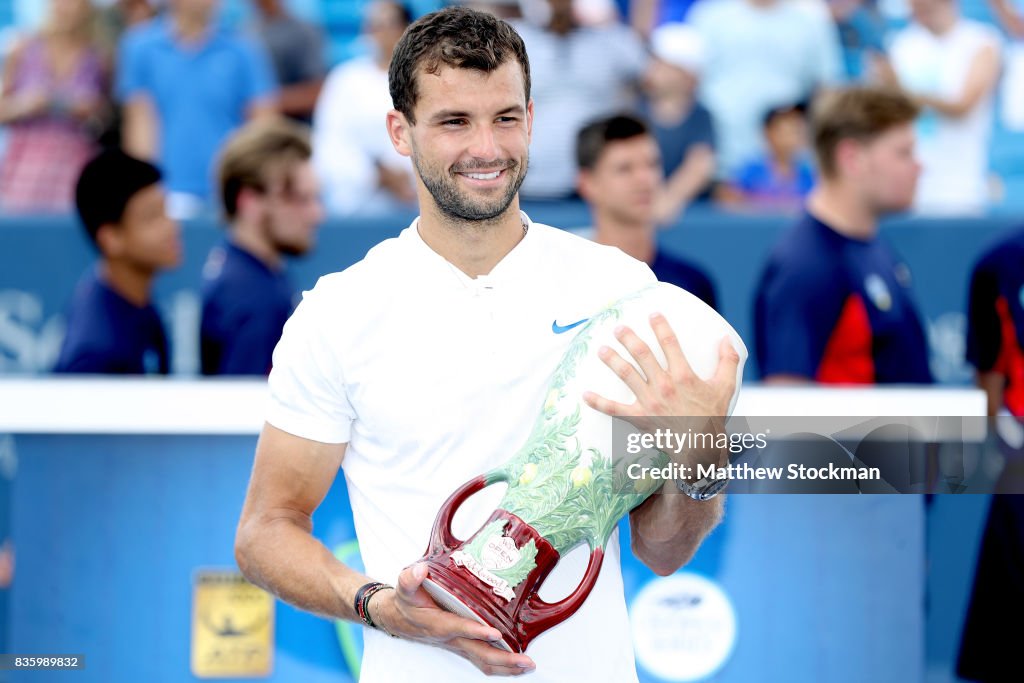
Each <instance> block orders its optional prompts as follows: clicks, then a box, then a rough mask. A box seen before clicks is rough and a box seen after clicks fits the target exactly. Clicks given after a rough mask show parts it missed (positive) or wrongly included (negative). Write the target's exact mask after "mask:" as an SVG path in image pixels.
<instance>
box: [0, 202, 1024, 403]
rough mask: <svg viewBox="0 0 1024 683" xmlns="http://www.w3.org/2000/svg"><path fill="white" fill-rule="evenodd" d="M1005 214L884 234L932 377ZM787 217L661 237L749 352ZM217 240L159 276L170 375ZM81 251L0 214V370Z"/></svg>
mask: <svg viewBox="0 0 1024 683" xmlns="http://www.w3.org/2000/svg"><path fill="white" fill-rule="evenodd" d="M525 208H526V209H527V211H528V212H529V213H530V215H531V217H532V218H533V219H534V220H537V221H540V222H544V223H549V224H551V225H557V226H559V227H566V228H568V227H579V226H585V225H587V224H588V222H589V216H588V215H587V212H586V209H585V208H584V207H583V206H582V205H578V204H571V203H564V204H563V203H554V204H542V205H538V206H526V207H525ZM411 218H412V217H411V216H401V217H395V218H393V219H376V220H359V221H335V222H332V223H330V224H328V225H326V226H324V227H323V228H322V229H321V231H320V238H319V241H320V243H319V247H318V248H317V249H316V251H315V253H313V254H312V255H310V256H308V257H307V258H304V259H302V260H299V261H296V262H294V263H293V268H292V274H293V277H294V281H295V283H296V286H298V287H301V288H309V287H311V286H312V285H313V284H314V283H315V282H316V279H317V277H318V276H319V275H322V274H324V273H328V272H333V271H337V270H342V269H344V268H345V267H347V266H349V265H351V264H352V263H354V262H355V261H357V260H359V259H360V258H362V256H363V255H364V254H365V253H366V251H367V250H368V249H369V248H370V247H372V246H373V245H374V244H376V243H378V242H380V241H381V240H383V239H385V238H387V237H391V236H394V235H396V234H397V233H398V232H399V231H400V230H401V229H402V228H404V227H405V226H406V225H408V223H409V220H410V219H411ZM1014 220H1015V219H1012V218H1009V217H1003V218H990V219H964V220H955V221H914V220H899V221H893V222H891V223H889V224H887V225H886V226H885V227H884V229H883V232H884V234H885V236H886V238H887V239H888V240H889V241H890V242H891V243H892V244H893V245H894V246H895V248H896V249H897V250H898V251H899V252H900V253H901V254H902V255H903V256H904V257H905V258H906V260H907V263H908V264H909V266H910V268H911V271H912V273H913V276H914V289H915V291H916V294H917V296H918V299H919V302H920V305H921V308H922V312H923V313H924V315H925V316H926V317H927V318H928V323H929V333H930V337H931V341H932V365H933V369H934V371H935V373H936V375H937V376H938V377H939V378H940V379H942V380H943V381H947V382H953V383H964V382H967V381H969V380H970V377H971V373H970V370H969V368H967V367H966V366H965V365H964V363H963V335H964V329H965V327H964V322H965V321H964V312H965V308H966V299H967V282H968V276H969V273H970V268H971V265H972V263H973V261H974V260H975V258H976V257H977V256H978V254H979V253H980V252H981V251H982V250H983V249H984V247H985V246H986V245H987V244H989V243H990V242H991V241H992V240H993V239H994V238H996V237H997V236H998V235H1000V234H1002V233H1004V232H1006V231H1007V230H1009V229H1010V228H1011V227H1013V226H1014V225H1015V223H1014ZM788 222H789V220H788V219H785V218H778V217H773V218H752V217H747V216H743V217H738V216H735V215H728V214H721V213H716V212H711V211H707V210H700V211H694V212H692V213H691V214H688V215H687V216H686V217H685V219H684V220H683V222H682V224H681V225H680V226H679V227H676V228H674V229H672V230H667V231H665V232H663V233H662V235H661V240H662V243H663V247H664V248H665V249H666V250H668V251H672V252H675V253H678V254H680V255H683V256H685V257H688V258H690V259H691V260H693V261H695V262H697V263H699V264H700V265H702V266H703V267H704V268H705V269H706V270H707V271H708V272H709V273H710V274H711V275H712V278H713V279H714V280H715V282H716V284H717V286H718V289H719V295H720V301H721V302H722V304H721V305H722V309H723V310H722V312H723V314H724V315H725V317H726V318H727V319H728V320H729V321H730V322H731V323H732V324H733V325H734V326H735V327H736V330H737V331H738V332H739V333H740V335H741V336H743V338H744V339H745V340H747V343H748V346H750V347H751V348H752V347H753V343H752V342H753V340H752V338H751V336H750V329H751V303H752V300H753V296H754V291H753V290H754V286H755V283H756V282H757V278H758V275H759V274H760V271H761V266H762V263H763V260H764V256H765V254H766V252H767V250H768V249H769V248H770V246H771V244H772V243H773V241H774V240H775V239H776V237H777V236H778V234H779V231H780V230H782V229H784V228H785V227H786V225H787V224H788ZM220 239H222V232H221V231H220V230H219V229H218V228H217V227H216V226H215V225H214V224H213V223H211V222H194V223H189V224H187V225H186V226H185V227H184V240H185V247H186V248H185V263H184V265H183V266H182V267H181V268H179V269H178V270H177V271H175V272H173V273H169V274H167V275H166V276H164V277H162V278H161V279H160V281H159V285H158V290H159V291H158V303H159V305H160V306H161V308H162V309H163V311H164V312H165V317H166V319H167V321H168V323H169V327H170V334H171V335H172V344H173V347H174V367H175V368H176V370H177V371H178V372H182V373H186V374H189V373H194V372H196V370H197V367H198V359H197V345H198V315H199V312H198V305H199V303H198V291H197V289H198V283H199V281H200V272H201V269H202V265H203V262H204V260H205V257H206V254H207V252H208V251H209V249H210V247H211V246H213V245H214V244H215V243H216V242H217V241H218V240H220ZM92 258H93V252H92V249H91V246H90V245H89V244H88V243H87V241H86V238H85V237H84V235H83V233H82V231H81V229H80V228H79V227H78V226H77V225H76V223H75V222H74V221H73V220H72V219H41V218H27V219H16V218H6V219H0V373H4V372H8V373H10V372H40V371H46V370H48V369H49V368H50V367H51V366H52V364H53V362H54V360H55V359H56V355H57V351H58V349H59V345H60V340H61V337H62V335H63V324H64V320H63V313H62V312H63V310H64V307H65V306H66V304H67V301H68V298H69V296H70V294H71V291H72V289H73V287H74V284H75V282H76V280H77V279H78V278H79V277H80V275H81V273H82V271H83V270H84V269H85V268H86V267H87V266H88V264H89V263H90V261H91V260H92ZM396 275H397V276H401V274H396ZM754 369H755V368H754V367H752V368H751V370H752V371H753V370H754ZM750 376H751V377H753V376H754V375H753V374H752V375H750Z"/></svg>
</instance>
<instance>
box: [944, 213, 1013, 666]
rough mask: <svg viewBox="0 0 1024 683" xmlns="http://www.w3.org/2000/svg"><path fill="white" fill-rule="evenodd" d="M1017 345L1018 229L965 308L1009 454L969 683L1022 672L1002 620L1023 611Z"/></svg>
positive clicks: (991, 514) (981, 570)
mask: <svg viewBox="0 0 1024 683" xmlns="http://www.w3.org/2000/svg"><path fill="white" fill-rule="evenodd" d="M1022 342H1024V229H1018V230H1017V231H1016V232H1014V233H1012V234H1011V235H1009V236H1008V237H1005V238H1003V239H1001V240H1000V241H999V242H998V243H997V244H995V245H993V246H992V247H991V248H990V249H989V250H988V251H986V252H985V253H984V254H982V256H981V258H980V259H979V260H978V262H977V263H976V264H975V266H974V270H973V272H972V273H971V284H970V294H969V296H968V303H967V360H968V361H969V362H970V363H971V364H972V365H974V367H975V369H976V370H977V373H978V374H977V382H978V386H980V387H981V388H982V389H984V390H985V393H986V394H987V395H988V414H989V415H990V416H993V417H995V416H997V415H998V416H999V418H998V421H997V422H996V423H995V426H996V429H995V430H994V433H995V434H996V437H995V440H996V443H997V444H998V447H999V449H1000V450H1001V451H1002V454H1003V455H1004V456H1006V459H1005V463H1006V465H1005V467H1004V470H1003V474H1002V477H1001V478H1000V480H999V481H998V482H997V484H996V493H997V495H994V496H992V499H991V504H990V506H989V510H988V517H987V519H986V522H985V531H984V534H983V536H982V540H981V546H980V548H979V552H978V565H977V569H976V570H975V574H974V587H973V589H972V591H971V600H970V603H969V606H968V609H967V616H966V619H965V620H964V628H963V634H962V636H961V641H960V654H959V658H958V660H957V675H958V676H960V677H961V678H966V679H968V680H972V681H1001V680H1009V678H1008V676H1009V673H1008V672H1010V671H1018V672H1019V670H1020V662H1019V654H1018V647H1019V642H1018V641H1019V638H1018V637H1017V634H1016V633H1015V632H1014V631H1013V630H1012V629H1009V630H1008V629H1006V628H1005V627H1004V626H1003V619H1004V617H1005V615H1007V614H1019V613H1020V612H1021V611H1024V495H1020V494H1019V491H1020V489H1021V487H1020V482H1021V481H1022V480H1024V448H1022V445H1021V439H1020V434H1021V433H1022V432H1024V345H1022ZM1004 491H1005V492H1010V491H1013V492H1017V493H1015V494H1010V493H1004Z"/></svg>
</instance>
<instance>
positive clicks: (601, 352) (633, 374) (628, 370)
mask: <svg viewBox="0 0 1024 683" xmlns="http://www.w3.org/2000/svg"><path fill="white" fill-rule="evenodd" d="M597 357H598V358H600V359H601V360H602V361H604V364H605V365H607V366H608V367H609V368H611V371H612V372H614V373H615V375H616V376H617V377H618V378H619V379H621V380H622V381H623V382H625V383H626V386H627V387H629V390H630V391H632V392H633V395H634V396H636V397H637V398H640V397H641V396H644V395H646V394H647V392H648V389H647V380H645V379H644V377H643V376H642V375H641V374H640V373H639V372H637V369H636V368H634V367H633V364H632V363H630V362H629V361H627V360H626V359H625V358H623V357H622V356H620V355H619V354H618V352H617V351H615V349H613V348H612V347H610V346H602V347H601V348H599V349H598V350H597Z"/></svg>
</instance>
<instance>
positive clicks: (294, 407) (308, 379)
mask: <svg viewBox="0 0 1024 683" xmlns="http://www.w3.org/2000/svg"><path fill="white" fill-rule="evenodd" d="M318 287H320V285H318ZM323 297H324V293H323V292H322V291H319V290H318V289H317V288H314V289H313V290H311V291H308V292H305V293H304V295H303V299H302V302H301V303H300V304H299V306H298V308H297V309H295V313H294V314H293V315H292V317H291V318H289V320H288V322H287V323H286V324H285V326H284V332H283V333H282V335H281V340H280V341H279V342H278V344H277V347H276V348H275V349H274V356H273V368H272V369H271V371H270V379H269V384H270V404H269V407H268V410H267V422H269V423H270V424H272V425H274V426H275V427H277V428H278V429H281V430H283V431H285V432H288V433H289V434H294V435H295V436H299V437H302V438H304V439H310V440H312V441H320V442H322V443H348V441H349V437H350V435H351V427H352V421H353V420H354V419H355V411H354V410H353V409H352V406H351V404H350V403H349V400H348V396H347V393H346V387H345V379H344V375H343V374H342V368H341V365H340V363H339V361H338V354H339V352H340V351H341V350H340V349H338V348H336V344H337V340H336V339H334V338H333V337H332V336H331V335H330V334H329V333H328V329H327V322H328V319H327V317H326V311H327V307H326V306H325V305H324V304H323V302H322V301H323Z"/></svg>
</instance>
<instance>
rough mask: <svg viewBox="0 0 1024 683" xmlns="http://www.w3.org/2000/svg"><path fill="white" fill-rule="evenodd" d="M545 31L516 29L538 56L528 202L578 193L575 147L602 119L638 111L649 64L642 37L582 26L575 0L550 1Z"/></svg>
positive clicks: (526, 26)
mask: <svg viewBox="0 0 1024 683" xmlns="http://www.w3.org/2000/svg"><path fill="white" fill-rule="evenodd" d="M548 5H549V7H550V9H551V12H550V19H549V21H548V22H547V24H546V25H545V26H544V27H539V26H536V25H533V24H530V23H527V22H518V23H516V24H515V26H516V30H517V31H518V32H519V34H520V35H521V36H522V37H523V42H525V43H526V49H527V51H528V52H529V55H530V79H531V81H532V92H533V100H534V102H535V103H536V107H537V111H538V112H541V114H540V115H539V116H537V117H536V118H535V119H534V121H533V141H532V143H531V144H530V173H529V174H528V175H527V176H526V180H525V182H524V183H523V187H522V189H521V194H522V196H523V198H524V199H563V198H566V197H570V196H572V194H573V193H574V191H575V187H576V164H575V163H574V159H573V145H574V142H575V140H576V134H577V133H578V132H579V130H580V129H581V128H582V127H583V125H584V124H585V123H586V122H588V121H590V120H592V119H593V118H594V117H596V116H605V115H609V114H612V113H614V112H616V111H621V110H624V109H630V108H633V106H634V105H635V104H636V103H637V102H636V95H637V90H638V87H639V84H640V81H641V79H642V78H643V76H644V74H645V72H646V70H647V66H648V57H647V53H646V51H645V50H644V47H643V44H642V43H641V42H640V38H639V37H638V36H637V35H636V34H635V33H633V31H632V30H630V29H628V28H626V27H625V26H622V25H620V24H613V25H605V26H580V24H579V22H578V21H577V20H576V17H575V15H574V13H573V0H548Z"/></svg>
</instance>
